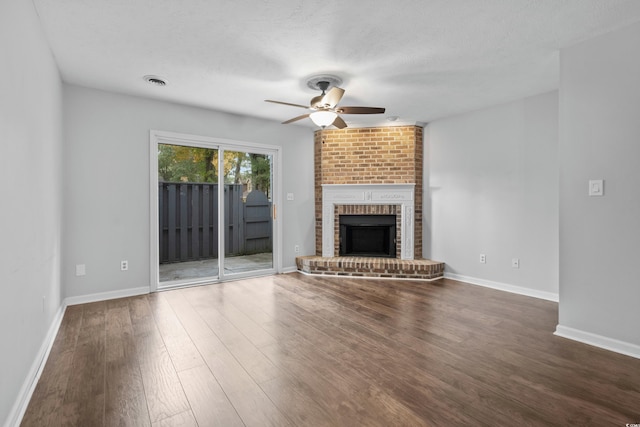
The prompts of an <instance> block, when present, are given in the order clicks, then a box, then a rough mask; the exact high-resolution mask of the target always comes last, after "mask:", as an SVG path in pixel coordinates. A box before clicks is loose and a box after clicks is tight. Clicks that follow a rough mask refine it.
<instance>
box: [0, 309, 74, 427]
mask: <svg viewBox="0 0 640 427" xmlns="http://www.w3.org/2000/svg"><path fill="white" fill-rule="evenodd" d="M65 309H66V305H65V304H64V303H62V304H61V305H60V307H59V308H58V311H57V312H56V314H55V316H54V317H53V321H52V322H51V326H49V330H48V331H47V335H45V337H44V340H43V341H42V345H41V346H40V350H38V353H37V354H36V357H35V359H34V360H33V363H32V364H31V369H29V374H28V375H27V377H26V378H25V380H24V383H23V384H22V387H21V388H20V393H19V394H18V397H17V398H16V401H15V403H14V404H13V408H11V412H9V416H8V417H7V421H6V423H5V427H11V426H15V427H18V426H19V425H20V423H21V422H22V417H23V416H24V413H25V412H26V410H27V406H29V401H30V400H31V396H32V395H33V392H34V391H35V389H36V385H37V384H38V380H39V379H40V375H42V371H43V369H44V365H45V363H46V362H47V359H48V358H49V353H50V352H51V347H53V342H54V341H55V339H56V335H58V329H60V324H62V317H63V316H64V310H65Z"/></svg>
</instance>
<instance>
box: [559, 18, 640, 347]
mask: <svg viewBox="0 0 640 427" xmlns="http://www.w3.org/2000/svg"><path fill="white" fill-rule="evenodd" d="M638 51H640V24H635V25H633V26H631V27H627V28H625V29H622V30H619V31H616V32H613V33H610V34H607V35H605V36H601V37H598V38H595V39H592V40H589V41H586V42H584V43H581V44H578V45H576V46H573V47H571V48H568V49H564V50H563V51H562V52H561V80H560V151H559V152H560V171H561V174H560V201H561V202H560V313H559V314H560V316H559V321H560V326H564V327H568V328H573V329H575V330H578V331H583V332H588V333H591V334H596V335H600V336H604V337H608V338H613V339H617V340H621V341H624V342H627V343H631V344H635V345H640V276H639V275H638V262H639V260H640V189H639V188H638V185H639V184H640V118H639V117H640V85H639V84H638V80H639V78H640V56H639V55H638ZM589 179H604V180H605V186H604V197H589V196H588V195H587V194H588V193H587V188H588V187H587V185H588V184H587V183H588V180H589Z"/></svg>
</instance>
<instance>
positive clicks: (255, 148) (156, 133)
mask: <svg viewBox="0 0 640 427" xmlns="http://www.w3.org/2000/svg"><path fill="white" fill-rule="evenodd" d="M159 144H169V145H185V146H190V147H199V148H207V149H214V150H219V151H220V155H219V156H218V161H219V164H218V165H217V170H218V171H220V170H221V169H220V162H222V159H223V155H222V152H223V151H245V152H250V153H254V154H266V155H270V156H273V157H272V158H273V162H272V171H271V173H272V177H273V179H272V183H271V185H272V202H273V209H272V217H273V252H272V254H273V267H272V268H271V269H269V270H259V271H257V272H255V273H254V272H247V273H237V274H233V275H229V276H225V274H224V271H223V269H224V256H225V254H224V239H223V238H221V237H223V235H222V234H221V233H224V232H225V231H224V212H223V211H222V198H223V197H224V191H218V230H219V234H218V263H219V269H218V271H219V273H218V278H217V279H216V280H212V279H211V278H206V279H200V280H199V279H195V280H193V281H189V282H188V283H187V282H185V283H182V282H181V283H177V284H175V285H174V284H169V285H167V286H161V285H160V275H159V262H160V248H159V246H160V245H159V242H160V237H159V235H158V227H159V216H158V213H159V212H158V145H159ZM221 178H222V181H221ZM218 182H219V183H220V182H222V185H224V179H223V177H218ZM219 185H220V184H219ZM281 202H282V150H281V147H279V146H277V145H267V144H260V143H253V142H246V141H236V140H232V139H225V138H214V137H207V136H200V135H190V134H184V133H176V132H167V131H160V130H153V129H152V130H150V131H149V254H150V256H149V280H150V283H149V288H150V290H151V292H156V291H158V290H165V289H170V288H177V287H184V286H194V285H199V284H205V283H217V282H222V281H225V280H235V279H240V278H243V277H250V276H256V275H261V274H262V275H263V274H274V273H276V274H277V273H281V272H282V234H283V233H282V226H281V224H280V218H279V216H278V215H277V211H278V207H279V206H281ZM274 213H276V215H274Z"/></svg>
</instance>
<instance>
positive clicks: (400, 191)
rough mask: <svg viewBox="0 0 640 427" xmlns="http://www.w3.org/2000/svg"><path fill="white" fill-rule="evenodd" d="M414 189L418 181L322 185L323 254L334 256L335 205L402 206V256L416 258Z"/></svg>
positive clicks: (406, 258)
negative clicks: (415, 182) (414, 245)
mask: <svg viewBox="0 0 640 427" xmlns="http://www.w3.org/2000/svg"><path fill="white" fill-rule="evenodd" d="M414 188H415V184H323V185H322V256H323V257H333V256H335V253H334V252H335V234H334V221H335V206H336V205H393V204H395V205H400V206H401V217H402V227H401V230H400V233H401V235H400V240H401V245H402V246H401V248H402V249H401V259H405V260H412V259H413V258H414V247H413V240H414V218H413V217H414V203H415V200H414V193H415V191H414Z"/></svg>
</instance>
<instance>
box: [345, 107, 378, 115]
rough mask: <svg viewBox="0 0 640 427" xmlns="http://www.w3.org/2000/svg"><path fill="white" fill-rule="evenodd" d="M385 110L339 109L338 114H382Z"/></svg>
mask: <svg viewBox="0 0 640 427" xmlns="http://www.w3.org/2000/svg"><path fill="white" fill-rule="evenodd" d="M384 111H385V109H384V108H379V107H339V108H336V112H338V113H341V114H382V113H384Z"/></svg>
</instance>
